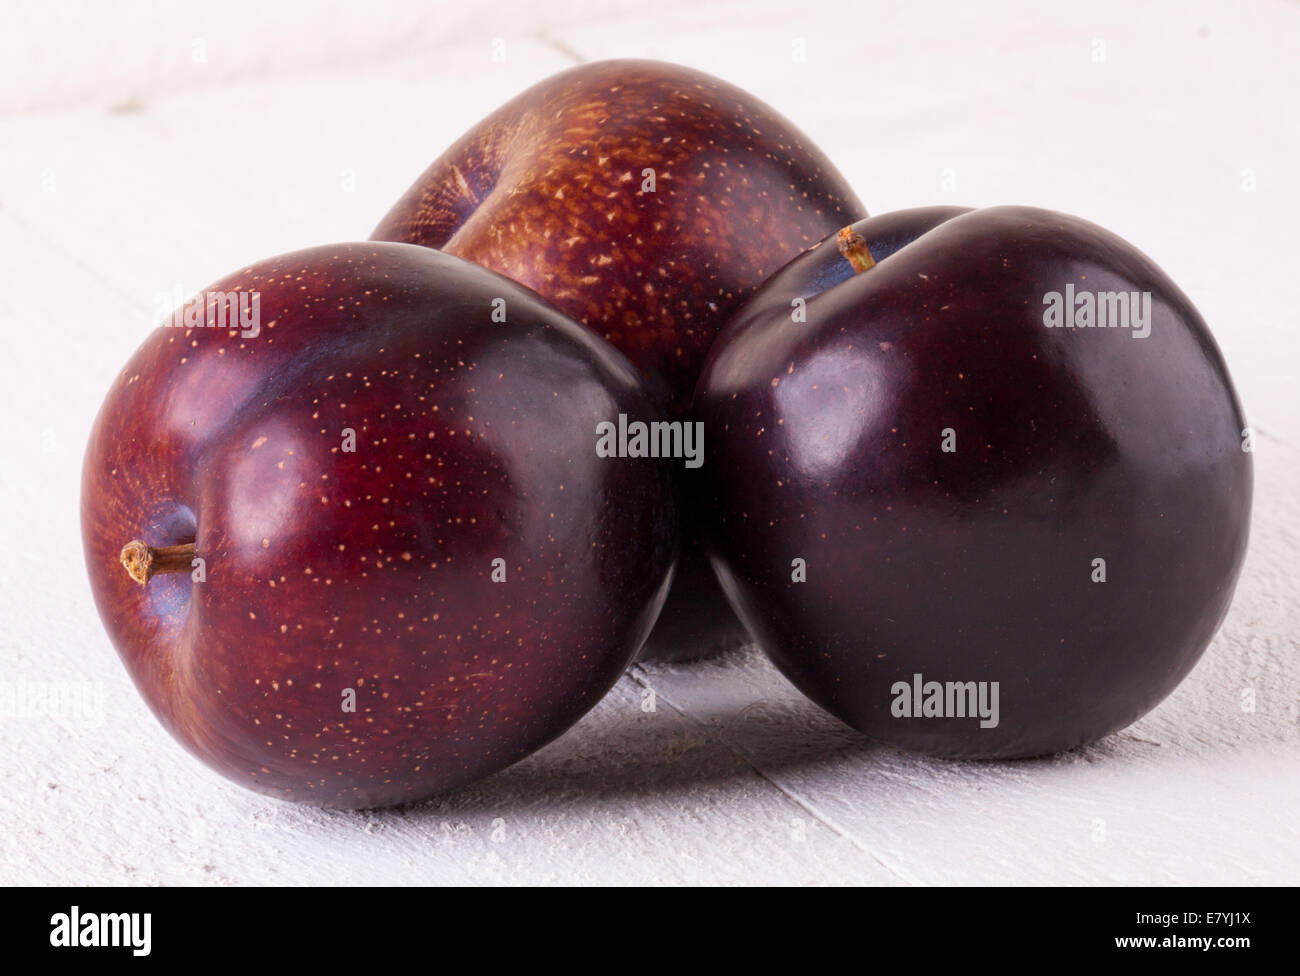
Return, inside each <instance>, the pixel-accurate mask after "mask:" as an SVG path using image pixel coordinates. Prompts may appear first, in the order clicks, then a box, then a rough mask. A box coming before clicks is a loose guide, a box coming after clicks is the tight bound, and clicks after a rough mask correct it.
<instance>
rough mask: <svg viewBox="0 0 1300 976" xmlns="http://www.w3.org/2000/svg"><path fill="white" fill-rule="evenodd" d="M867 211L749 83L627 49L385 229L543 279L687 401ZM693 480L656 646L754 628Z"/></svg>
mask: <svg viewBox="0 0 1300 976" xmlns="http://www.w3.org/2000/svg"><path fill="white" fill-rule="evenodd" d="M648 173H653V174H655V177H656V179H655V185H654V189H653V190H651V191H647V190H645V189H643V188H644V187H645V186H647V184H646V182H645V180H646V174H648ZM866 213H867V210H866V208H865V207H864V206H863V204H862V202H861V201H860V200H859V199H858V197H857V195H856V194H855V193H854V191H853V188H852V187H851V186H850V185H849V183H848V181H847V180H846V179H845V178H844V176H843V175H842V174H841V173H840V172H839V171H838V170H837V169H836V167H835V165H834V164H833V163H832V162H831V161H830V160H829V159H828V158H827V157H826V155H825V154H824V153H823V152H822V151H821V150H820V149H818V148H817V146H816V145H814V144H813V142H812V141H811V140H810V139H809V138H808V137H807V136H806V135H805V134H804V133H802V132H800V131H799V130H798V128H796V127H795V125H794V124H793V123H791V122H790V121H789V120H788V119H786V118H784V117H782V116H781V115H780V114H779V113H778V112H776V111H775V110H774V109H772V108H771V107H770V106H768V105H765V104H764V103H763V102H762V101H760V100H759V99H757V98H755V97H754V96H753V95H751V94H749V93H748V92H745V91H742V90H741V89H739V88H736V87H735V86H734V85H730V84H728V83H727V82H725V81H722V80H721V79H718V78H715V77H713V76H711V75H708V74H706V73H704V72H701V71H696V70H694V69H691V68H686V67H682V66H680V65H675V64H667V63H664V62H659V61H642V60H628V59H617V60H610V61H598V62H594V63H591V64H584V65H579V66H577V67H574V68H570V69H568V70H565V71H562V72H560V73H558V74H556V75H554V76H552V77H550V78H546V79H544V80H542V81H540V82H538V83H537V84H536V85H534V86H532V87H531V88H529V89H528V90H527V91H524V92H522V93H521V94H519V95H518V96H516V97H515V98H513V99H511V100H510V101H509V102H507V103H506V104H505V105H503V106H501V107H500V108H499V109H497V110H496V111H494V112H493V113H492V114H491V115H489V116H488V117H487V118H485V119H483V120H482V121H481V122H479V123H478V124H477V125H475V126H474V127H473V128H471V129H470V130H469V131H468V132H466V133H465V135H464V136H463V137H462V138H460V139H459V140H458V141H457V142H456V143H455V144H453V145H452V146H451V147H450V148H448V149H447V151H446V152H444V153H443V154H442V155H441V156H440V157H439V158H438V159H436V160H435V161H434V162H433V163H432V164H431V165H430V166H429V168H428V169H427V170H426V171H425V172H424V173H423V174H421V175H420V177H419V178H418V179H417V180H416V181H415V183H414V184H412V186H411V187H410V189H408V190H407V192H406V193H405V194H404V195H403V196H402V198H401V199H400V200H399V201H398V202H397V203H396V204H394V206H393V207H392V209H391V210H390V211H389V212H388V213H387V214H386V215H385V216H384V217H383V218H382V219H381V221H380V223H379V226H378V227H377V228H376V229H375V231H374V233H373V234H372V235H371V236H372V239H374V240H386V241H402V242H406V243H413V244H423V245H425V246H426V247H435V248H440V249H442V250H444V251H446V252H447V253H449V254H455V255H457V256H458V257H462V258H465V259H467V260H470V261H474V262H475V263H477V264H481V265H483V266H484V267H487V268H491V269H493V270H494V271H499V272H501V273H502V274H505V275H507V276H508V277H510V278H513V279H514V280H516V281H519V282H521V283H523V284H525V285H528V286H529V287H531V288H534V289H536V290H537V291H538V292H539V293H540V294H541V295H543V296H544V297H546V298H547V300H549V301H551V302H553V303H554V304H555V305H556V306H557V307H558V308H559V309H561V310H562V311H564V312H565V313H566V314H568V315H570V316H572V317H573V318H574V319H576V320H577V321H579V322H581V323H582V324H583V325H585V326H587V327H588V328H590V329H592V330H593V331H594V332H596V333H597V334H598V335H600V336H602V337H603V338H605V339H606V340H608V341H609V342H612V343H613V344H614V345H615V346H617V347H618V348H619V349H620V350H622V352H623V353H624V354H625V355H627V356H628V358H630V359H631V360H632V361H633V363H634V364H635V365H636V366H637V367H638V368H639V369H640V370H641V371H642V374H643V375H644V376H645V377H646V378H647V380H648V381H649V382H651V383H652V384H655V385H656V386H657V387H658V388H659V389H660V390H662V391H663V393H664V394H665V395H666V396H667V397H668V398H669V401H670V403H671V405H672V407H673V412H674V415H675V416H676V415H679V414H680V413H682V412H683V411H684V410H685V409H687V407H688V406H689V403H690V398H691V394H692V392H693V390H694V388H695V383H696V381H697V380H698V378H699V373H700V369H701V367H702V366H703V364H704V360H705V357H706V356H707V354H708V351H709V347H710V345H711V344H712V342H713V341H714V339H715V337H716V336H717V334H718V332H719V330H720V329H721V328H722V327H723V325H724V324H725V323H726V322H727V320H728V318H729V317H730V316H731V315H732V314H733V313H734V312H735V310H736V309H737V308H738V307H739V305H740V303H741V302H742V301H744V299H745V298H746V297H747V296H748V295H749V294H750V293H751V292H752V291H753V290H754V289H755V288H757V287H758V286H759V285H761V284H762V282H763V280H764V279H765V278H766V277H767V276H768V275H770V274H771V273H772V272H773V271H775V270H776V269H777V268H778V267H780V266H781V265H782V264H784V263H785V262H786V261H787V260H789V259H790V258H792V257H794V256H795V255H796V254H798V253H799V252H800V251H802V250H804V249H805V248H808V247H810V246H811V245H813V244H815V243H816V242H817V241H818V240H819V239H820V238H822V237H823V236H824V235H826V234H828V233H831V232H832V231H834V230H837V229H838V228H840V227H841V226H843V225H844V224H845V223H848V222H849V221H852V220H857V219H859V218H861V217H863V216H865V215H866ZM697 481H698V479H695V478H690V477H685V476H683V479H682V494H683V501H684V510H685V511H684V516H683V533H684V534H683V546H682V557H681V560H680V563H679V570H678V579H679V583H678V584H677V585H675V586H674V587H673V589H672V591H671V593H670V594H669V597H668V602H667V604H666V605H665V607H664V611H663V613H662V614H661V616H660V619H659V623H658V625H657V626H656V628H655V630H654V632H653V633H652V634H651V637H650V640H649V641H648V642H647V644H646V647H645V649H644V652H643V653H642V658H643V659H646V658H649V659H654V660H657V661H684V660H690V659H693V658H697V657H703V656H707V655H709V654H711V653H713V652H715V651H718V650H722V649H725V648H728V647H732V646H735V645H737V644H739V643H742V642H744V641H745V640H747V635H746V634H745V633H744V629H743V628H742V627H741V626H740V624H739V622H738V621H737V620H736V619H735V618H734V617H733V616H732V614H731V612H730V611H729V610H728V608H727V602H726V600H725V598H724V597H723V595H722V593H721V591H720V590H719V589H718V584H717V582H716V580H715V579H714V576H713V573H712V571H711V570H710V569H709V565H708V561H707V558H706V557H705V555H704V549H703V546H702V544H701V541H700V539H701V535H702V528H701V522H702V521H703V519H704V516H703V513H702V511H701V506H700V504H699V503H698V502H697V501H696V498H695V495H696V492H695V485H696V482H697Z"/></svg>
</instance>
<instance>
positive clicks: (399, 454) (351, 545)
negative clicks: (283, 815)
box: [82, 243, 678, 807]
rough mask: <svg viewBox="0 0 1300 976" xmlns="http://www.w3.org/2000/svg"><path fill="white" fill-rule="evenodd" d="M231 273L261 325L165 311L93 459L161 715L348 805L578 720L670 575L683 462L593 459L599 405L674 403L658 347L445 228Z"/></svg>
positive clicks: (104, 523)
mask: <svg viewBox="0 0 1300 976" xmlns="http://www.w3.org/2000/svg"><path fill="white" fill-rule="evenodd" d="M215 292H221V293H224V294H227V295H231V294H239V293H242V294H245V295H252V294H254V293H255V294H257V295H258V296H259V301H260V307H259V308H258V311H259V313H260V329H259V331H258V333H257V334H256V335H253V334H252V332H253V330H252V329H243V330H234V329H229V328H222V327H210V325H215V324H216V314H215V313H216V309H217V305H216V304H215V302H211V303H210V304H209V305H208V307H207V309H206V310H205V312H204V313H203V315H204V316H205V317H206V319H205V318H202V317H201V318H200V319H199V321H198V323H197V324H195V323H193V322H191V323H190V325H191V326H192V327H179V328H177V327H160V328H158V329H157V330H156V331H155V332H154V333H153V334H152V335H151V336H150V337H149V338H148V339H147V340H146V341H145V343H144V345H143V346H142V347H141V348H140V350H139V351H138V352H137V353H136V354H135V356H134V358H133V359H132V360H131V361H130V363H128V365H127V367H126V368H125V369H124V370H123V371H122V374H121V376H120V377H119V379H118V380H117V382H116V383H115V384H114V386H113V388H112V390H111V391H110V392H109V394H108V397H107V399H106V401H105V403H104V406H103V408H102V410H101V411H100V414H99V417H98V419H97V420H96V422H95V426H94V430H93V432H92V434H91V437H90V442H89V446H88V449H87V452H86V460H85V467H84V474H83V486H82V526H83V536H84V543H85V554H86V560H87V563H88V567H89V572H90V578H91V583H92V587H93V590H94V595H95V600H96V602H97V604H98V607H99V611H100V614H101V616H102V617H103V620H104V622H105V624H106V626H107V628H108V631H109V634H110V635H111V637H112V639H113V642H114V644H115V645H116V646H117V649H118V651H119V653H120V654H121V656H122V658H123V660H124V661H125V663H126V665H127V667H128V669H129V670H130V673H131V675H132V677H133V678H134V680H135V682H136V685H137V687H138V688H139V689H140V691H141V693H142V694H143V695H144V697H145V698H146V700H147V701H148V702H149V704H150V706H151V707H152V708H153V709H154V711H155V713H156V714H157V715H158V717H159V718H160V719H161V721H162V722H163V724H164V725H165V726H166V727H167V728H168V729H169V730H170V731H171V732H172V733H173V734H174V735H175V736H176V737H177V738H178V739H179V740H180V741H181V742H182V743H184V744H185V745H186V746H187V747H188V748H189V749H190V750H191V751H193V752H194V753H195V754H196V755H198V756H199V757H200V758H201V759H203V760H204V761H206V762H207V763H209V764H210V765H211V766H213V767H214V768H216V769H217V770H219V771H220V772H222V773H224V774H225V775H226V776H229V777H230V778H232V779H234V780H235V781H237V782H239V783H241V784H243V785H244V786H248V787H250V788H252V789H256V790H259V791H261V792H264V793H268V794H271V795H274V796H278V797H282V798H285V799H290V800H297V801H304V802H308V803H314V804H320V805H324V806H338V807H367V806H381V805H388V804H395V803H400V802H404V801H410V800H416V799H419V798H421V797H426V796H428V795H430V794H433V793H435V792H438V791H442V790H446V789H449V788H452V787H456V786H458V785H461V784H464V783H467V782H470V781H471V780H474V779H477V778H479V777H481V776H484V775H487V774H489V773H492V772H494V771H496V770H499V769H502V768H503V767H505V766H507V765H508V764H510V763H511V762H513V761H515V760H517V759H519V758H520V757H522V756H524V755H526V754H527V753H529V752H531V751H532V750H534V749H536V748H538V747H539V746H541V745H542V744H544V743H545V742H547V741H548V740H550V739H552V738H554V737H555V736H556V735H558V734H559V733H560V732H562V731H563V730H564V729H566V728H568V727H569V726H570V725H571V724H572V723H573V722H575V721H576V720H577V719H578V718H579V717H580V716H581V715H582V714H583V713H585V712H586V711H587V710H588V709H589V708H590V707H591V706H592V705H593V704H594V703H595V702H596V701H597V700H599V698H600V697H601V696H602V695H603V694H604V693H605V692H606V691H607V690H608V688H609V687H610V685H611V684H612V683H613V682H614V681H615V680H616V679H617V677H618V675H619V674H620V673H621V672H622V670H623V669H624V668H625V667H626V665H627V663H628V661H629V660H630V659H631V658H632V657H633V655H634V654H635V653H636V651H637V649H638V647H639V646H640V645H641V643H642V642H643V640H644V639H645V636H646V634H647V633H648V631H649V629H650V627H651V625H652V623H653V621H654V619H655V615H656V614H657V612H658V610H659V607H660V605H661V604H662V601H663V598H664V594H665V592H666V589H667V580H668V578H669V576H670V573H671V567H672V561H673V553H674V548H675V544H676V543H675V539H676V535H677V532H678V525H677V500H676V490H677V489H676V486H675V484H674V477H673V474H672V472H671V470H670V467H669V465H670V464H672V463H673V462H662V461H654V460H649V459H644V460H635V459H618V458H600V457H598V456H597V453H596V426H597V424H598V423H600V422H601V421H604V420H609V419H611V418H616V417H617V416H618V414H619V413H626V414H628V415H631V416H648V415H652V414H653V413H654V411H655V409H656V408H655V405H654V403H653V401H652V398H651V397H650V396H649V394H648V393H647V391H646V388H645V385H644V383H643V381H642V380H641V379H640V377H639V376H638V375H637V372H636V370H635V369H634V368H633V366H632V365H631V364H630V363H629V362H628V361H627V360H626V358H625V357H623V356H622V355H621V354H620V353H619V352H618V351H617V350H615V349H613V348H612V347H611V346H609V345H608V344H606V343H604V342H603V341H601V340H600V339H598V338H597V337H595V336H593V335H592V334H591V333H590V332H589V331H587V330H585V329H583V328H582V327H581V326H579V325H578V324H577V323H574V322H573V321H571V320H570V319H568V318H566V317H565V316H564V315H562V314H561V313H560V312H558V311H556V310H555V309H554V308H552V307H551V306H549V305H548V304H547V303H546V302H544V301H543V300H542V299H540V298H539V297H538V296H537V295H535V294H534V293H532V292H530V291H528V290H527V289H525V288H523V287H521V286H519V285H517V284H515V283H514V282H511V281H508V280H507V279H505V278H502V277H500V276H498V275H496V274H494V273H492V272H490V271H487V270H485V269H483V268H479V267H476V266H475V265H473V264H470V263H469V262H466V261H462V260H460V259H458V258H454V257H451V256H448V255H445V254H440V253H437V252H435V251H431V250H428V249H426V248H421V247H414V246H409V245H403V244H385V243H370V244H352V245H336V246H331V247H323V248H316V249H312V250H307V251H300V252H297V253H293V254H288V255H284V256H281V257H277V258H273V259H270V260H267V261H264V262H261V263H259V264H255V265H253V266H251V267H249V268H246V269H245V270H243V271H240V272H238V273H236V274H234V275H231V276H229V277H227V278H225V279H223V280H222V281H220V282H218V283H217V284H215V285H213V286H212V287H211V288H210V289H208V291H207V292H206V296H207V298H208V299H212V297H213V293H215ZM502 316H504V321H499V319H501V318H502ZM134 540H138V541H139V544H138V545H135V546H130V547H128V548H127V551H126V552H125V553H123V547H124V545H125V544H127V543H129V542H132V541H134ZM191 550H192V551H191ZM196 559H197V560H198V561H199V562H198V563H197V565H196V564H195V560H196ZM124 564H125V567H124ZM128 570H129V571H130V572H129V573H128ZM195 575H199V576H201V577H202V578H201V579H199V580H197V581H196V580H195V578H194V577H195ZM141 581H143V585H142V582H141Z"/></svg>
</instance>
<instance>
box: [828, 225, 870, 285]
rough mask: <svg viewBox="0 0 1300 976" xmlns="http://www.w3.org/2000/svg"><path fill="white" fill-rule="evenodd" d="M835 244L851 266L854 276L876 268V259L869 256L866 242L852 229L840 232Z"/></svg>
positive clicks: (847, 228)
mask: <svg viewBox="0 0 1300 976" xmlns="http://www.w3.org/2000/svg"><path fill="white" fill-rule="evenodd" d="M836 243H837V244H839V248H840V253H841V254H842V255H844V257H845V259H846V260H847V261H848V262H849V264H851V265H853V273H854V274H862V272H864V271H870V270H871V269H872V268H874V267H875V266H876V259H875V258H873V257H872V256H871V251H870V249H869V248H868V247H867V242H866V241H865V240H864V239H863V237H862V235H861V234H859V233H858V232H857V231H855V230H854V229H853V228H852V227H845V228H844V229H843V230H841V231H840V234H839V238H838V239H837V241H836Z"/></svg>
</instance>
